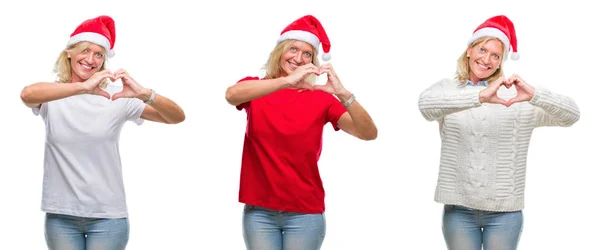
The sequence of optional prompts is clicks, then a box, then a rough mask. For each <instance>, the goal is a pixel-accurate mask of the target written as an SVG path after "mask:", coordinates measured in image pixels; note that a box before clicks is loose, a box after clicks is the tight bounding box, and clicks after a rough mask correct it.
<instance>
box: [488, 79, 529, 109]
mask: <svg viewBox="0 0 600 250" xmlns="http://www.w3.org/2000/svg"><path fill="white" fill-rule="evenodd" d="M500 86H505V87H506V88H508V89H510V88H511V87H512V86H515V88H516V90H517V95H516V96H515V97H513V98H511V99H509V100H504V99H502V98H500V97H498V89H500ZM534 94H535V88H533V87H532V86H530V85H529V84H527V83H526V82H525V81H524V80H523V79H522V78H521V77H520V76H518V75H512V76H511V77H509V78H508V79H505V78H504V77H500V78H498V79H497V80H496V81H494V82H492V83H491V84H490V85H488V87H487V88H485V89H484V90H482V91H481V92H479V101H480V102H481V103H486V102H487V103H495V104H502V105H504V106H506V107H510V106H511V105H513V104H514V103H517V102H525V101H529V100H531V98H533V95H534Z"/></svg>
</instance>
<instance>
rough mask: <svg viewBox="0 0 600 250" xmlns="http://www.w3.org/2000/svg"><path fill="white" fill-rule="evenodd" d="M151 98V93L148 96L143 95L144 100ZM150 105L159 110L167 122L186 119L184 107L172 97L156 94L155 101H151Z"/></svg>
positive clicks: (177, 121)
mask: <svg viewBox="0 0 600 250" xmlns="http://www.w3.org/2000/svg"><path fill="white" fill-rule="evenodd" d="M148 98H150V95H148V96H147V97H142V98H141V99H142V100H147V99H148ZM150 106H151V107H152V108H154V110H156V112H158V114H159V115H160V117H162V118H163V120H164V122H165V123H169V124H176V123H180V122H182V121H183V120H185V113H184V112H183V109H181V107H179V105H177V103H175V102H173V101H172V100H171V99H169V98H167V97H164V96H162V95H159V94H156V97H155V98H154V101H152V103H150Z"/></svg>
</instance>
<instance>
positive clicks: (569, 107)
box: [529, 87, 579, 127]
mask: <svg viewBox="0 0 600 250" xmlns="http://www.w3.org/2000/svg"><path fill="white" fill-rule="evenodd" d="M529 103H530V104H531V105H533V106H535V107H536V111H535V115H536V126H537V127H542V126H562V127H569V126H571V125H573V124H575V122H577V121H578V120H579V107H578V106H577V104H576V103H575V101H574V100H573V99H571V98H570V97H568V96H564V95H559V94H556V93H553V92H550V91H549V90H547V89H545V88H542V87H536V90H535V94H534V96H533V98H531V100H530V101H529Z"/></svg>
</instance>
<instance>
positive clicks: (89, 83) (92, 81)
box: [82, 70, 116, 99]
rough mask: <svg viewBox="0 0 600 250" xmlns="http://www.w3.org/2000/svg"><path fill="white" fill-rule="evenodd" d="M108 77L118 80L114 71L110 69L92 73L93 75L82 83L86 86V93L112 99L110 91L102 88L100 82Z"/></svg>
mask: <svg viewBox="0 0 600 250" xmlns="http://www.w3.org/2000/svg"><path fill="white" fill-rule="evenodd" d="M106 78H108V79H110V80H111V81H113V82H114V81H116V78H115V77H114V74H113V73H112V72H110V70H103V71H98V72H96V73H94V74H93V75H92V77H90V78H88V79H87V80H85V81H84V82H83V83H82V84H83V88H84V93H86V94H92V95H98V96H102V97H105V98H106V99H110V94H109V93H108V92H106V91H104V90H103V89H102V88H100V84H101V83H102V81H104V80H105V79H106Z"/></svg>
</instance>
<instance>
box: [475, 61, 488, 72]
mask: <svg viewBox="0 0 600 250" xmlns="http://www.w3.org/2000/svg"><path fill="white" fill-rule="evenodd" d="M475 63H476V64H477V66H479V68H480V69H481V70H488V69H490V67H488V66H485V65H483V64H481V63H479V62H475Z"/></svg>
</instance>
